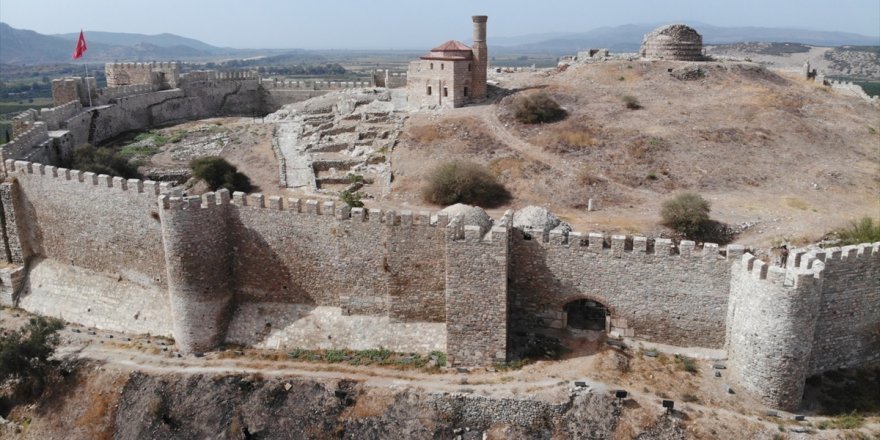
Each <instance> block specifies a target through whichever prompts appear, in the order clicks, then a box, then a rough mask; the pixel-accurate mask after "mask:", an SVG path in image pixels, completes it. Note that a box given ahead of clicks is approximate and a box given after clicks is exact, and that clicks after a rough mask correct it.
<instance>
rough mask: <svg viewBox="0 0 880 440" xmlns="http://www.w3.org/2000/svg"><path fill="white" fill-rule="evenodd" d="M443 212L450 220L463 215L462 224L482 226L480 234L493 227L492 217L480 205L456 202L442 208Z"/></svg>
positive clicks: (441, 211)
mask: <svg viewBox="0 0 880 440" xmlns="http://www.w3.org/2000/svg"><path fill="white" fill-rule="evenodd" d="M440 213H441V214H446V215H447V216H448V217H449V219H450V220H452V219H453V218H455V217H458V216H461V220H462V222H463V223H462V224H463V225H465V226H477V227H479V228H480V234H482V235H485V234H486V232H488V231H489V228H491V227H492V219H491V218H490V217H489V214H486V211H484V210H483V208H480V207H479V206H471V205H465V204H464V203H456V204H454V205H450V206H447V207H445V208H443V209H442V210H440Z"/></svg>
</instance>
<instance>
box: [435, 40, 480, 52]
mask: <svg viewBox="0 0 880 440" xmlns="http://www.w3.org/2000/svg"><path fill="white" fill-rule="evenodd" d="M472 50H473V49H471V48H470V47H469V46H468V45H467V44H464V43H462V42H461V41H455V40H449V41H447V42H445V43H443V44H441V45H439V46H437V47H435V48H433V49H431V52H458V51H468V52H470V51H472Z"/></svg>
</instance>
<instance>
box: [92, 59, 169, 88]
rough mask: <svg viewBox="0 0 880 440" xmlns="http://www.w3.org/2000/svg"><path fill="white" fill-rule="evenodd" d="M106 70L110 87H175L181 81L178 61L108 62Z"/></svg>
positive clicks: (105, 66)
mask: <svg viewBox="0 0 880 440" xmlns="http://www.w3.org/2000/svg"><path fill="white" fill-rule="evenodd" d="M104 72H105V74H106V75H107V87H108V88H114V87H120V86H129V85H152V86H156V87H159V88H160V89H162V88H172V89H173V88H176V87H177V84H178V83H179V82H180V66H179V65H178V64H177V63H176V62H151V63H108V64H105V65H104Z"/></svg>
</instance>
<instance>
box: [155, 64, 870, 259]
mask: <svg viewBox="0 0 880 440" xmlns="http://www.w3.org/2000/svg"><path fill="white" fill-rule="evenodd" d="M696 68H699V75H697V78H696V79H692V80H682V79H678V78H677V77H676V76H675V75H673V74H676V75H677V74H678V73H680V72H687V71H689V69H690V70H691V71H693V70H694V69H696ZM787 75H790V74H786V73H779V72H774V71H769V70H766V69H764V68H762V67H760V66H758V65H756V64H752V63H740V62H724V63H719V62H708V63H698V64H694V63H683V62H645V61H609V62H605V63H599V64H589V65H581V66H573V67H571V68H569V69H568V70H567V71H564V72H559V73H557V72H555V71H538V72H521V73H504V74H493V78H492V80H493V81H494V82H495V83H496V84H497V87H492V88H491V94H490V100H489V101H488V102H486V103H483V104H479V105H473V106H467V107H464V108H459V109H450V110H436V111H417V112H412V113H411V114H410V117H409V118H408V120H407V122H406V125H405V127H404V130H403V133H402V135H401V138H400V142H399V143H398V145H397V146H395V147H394V149H393V151H392V152H391V154H390V161H391V166H392V170H393V175H394V180H393V183H392V190H391V192H390V194H387V195H385V196H384V197H379V198H377V199H370V200H367V201H366V204H367V207H368V208H373V207H381V208H384V209H398V210H403V209H409V210H413V211H420V210H437V209H440V208H441V207H438V206H431V205H428V204H426V203H425V202H423V200H422V198H421V188H422V185H423V182H424V180H425V178H426V176H427V175H428V173H429V172H430V171H431V170H432V169H433V168H434V167H435V166H437V165H438V164H440V163H443V162H446V161H450V160H453V159H461V160H467V161H472V162H477V163H480V164H483V165H485V166H487V167H488V168H489V169H490V170H491V171H492V172H493V173H495V174H496V175H497V176H498V177H499V179H500V181H501V182H502V183H503V184H504V185H505V186H506V187H507V188H508V189H509V190H510V191H511V193H512V195H513V198H512V200H511V202H510V203H509V204H508V205H506V206H502V207H500V208H496V209H492V210H490V214H491V215H492V216H493V217H495V218H498V217H500V216H501V214H503V212H504V211H505V210H507V209H518V208H522V207H525V206H527V205H541V206H545V207H547V208H548V209H550V210H551V211H553V212H554V213H556V214H557V215H558V216H560V217H561V218H562V219H563V220H565V221H567V222H569V223H570V224H572V226H573V227H574V228H575V230H578V231H581V232H605V233H627V234H643V235H647V236H651V237H656V236H671V235H672V231H670V230H668V229H666V228H664V227H662V226H661V225H659V222H660V218H659V211H660V205H661V203H662V202H663V201H664V200H666V199H668V198H671V197H672V196H674V195H675V194H677V193H680V192H685V191H689V192H697V193H699V194H701V195H702V196H703V197H705V198H706V199H707V200H709V201H710V203H711V207H712V212H711V216H712V218H713V219H715V220H718V221H720V222H722V223H725V224H727V225H730V226H731V227H732V228H733V229H734V230H736V231H737V232H740V235H739V236H738V237H736V238H735V241H736V242H738V243H741V244H745V245H747V246H754V247H759V248H766V247H770V246H778V245H779V244H782V243H788V244H791V245H795V246H799V245H803V244H806V243H810V242H815V241H818V240H820V239H821V238H822V237H823V236H825V235H826V234H827V233H828V232H829V231H831V230H833V229H835V228H839V227H844V226H847V225H848V224H849V223H850V222H852V221H855V220H858V219H860V218H861V217H863V216H866V215H867V216H871V217H875V218H880V197H878V194H880V108H878V107H876V106H872V105H870V104H868V103H866V102H864V101H861V100H859V99H857V98H853V97H847V96H840V95H837V94H836V93H835V92H833V91H830V90H829V89H827V88H823V87H820V86H817V85H815V84H814V83H810V82H807V81H804V80H800V79H798V78H797V77H795V76H787ZM678 76H680V75H678ZM538 90H541V91H544V92H546V93H548V94H549V95H550V96H551V97H553V98H554V99H555V100H556V101H558V102H559V103H560V104H561V105H562V106H563V108H565V109H566V111H567V113H568V116H567V117H566V118H565V119H564V120H562V121H559V122H555V123H550V124H538V125H525V124H520V123H518V122H516V121H515V119H514V118H513V117H512V110H511V106H512V103H513V101H514V100H515V99H517V98H518V97H519V96H521V95H523V94H527V93H534V92H536V91H538ZM625 96H629V97H631V99H635V100H636V101H637V102H638V104H639V106H640V108H639V109H635V110H632V109H628V108H627V107H626V106H625V105H624V101H623V97H625ZM628 99H630V98H628ZM274 129H275V127H274V124H272V123H261V122H260V121H255V120H253V119H251V118H214V119H208V120H202V121H194V122H187V123H183V124H179V125H175V126H170V127H164V128H161V129H157V130H154V132H156V133H159V134H161V135H163V136H165V137H166V138H169V139H174V136H175V134H178V133H185V136H184V137H183V138H182V139H177V140H175V141H172V142H168V143H166V144H165V145H163V146H162V147H161V151H160V152H159V154H156V155H154V156H152V157H149V158H148V160H147V161H146V163H145V164H144V167H158V168H167V169H181V168H186V166H187V164H188V162H189V160H190V159H192V158H194V157H198V156H204V155H209V154H218V155H221V156H223V157H225V158H227V159H228V160H229V161H230V162H232V163H233V164H235V165H236V166H237V167H238V168H239V169H240V170H242V171H243V172H244V173H245V174H247V175H248V176H249V177H250V178H251V180H252V181H253V183H254V184H255V185H256V187H257V188H256V189H255V192H261V193H263V194H265V195H280V196H282V197H292V196H297V197H312V198H319V199H327V198H328V196H326V195H323V196H321V195H316V194H313V193H311V192H309V191H302V190H300V191H297V190H291V189H284V188H279V186H278V185H279V178H278V173H279V171H278V165H277V160H276V158H275V155H274V153H273V151H272V137H273V133H274ZM142 168H143V167H142ZM199 191H200V190H199V188H194V189H193V191H191V192H194V193H198V192H199ZM330 198H332V197H330ZM590 201H592V204H593V207H594V208H595V209H594V210H593V211H589V212H588V211H587V206H588V204H589V202H590Z"/></svg>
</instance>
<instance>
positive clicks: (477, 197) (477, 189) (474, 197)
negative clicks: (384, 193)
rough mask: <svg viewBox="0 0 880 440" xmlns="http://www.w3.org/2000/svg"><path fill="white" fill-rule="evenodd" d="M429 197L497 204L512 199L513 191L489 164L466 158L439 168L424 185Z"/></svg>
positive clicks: (435, 201)
mask: <svg viewBox="0 0 880 440" xmlns="http://www.w3.org/2000/svg"><path fill="white" fill-rule="evenodd" d="M422 197H423V198H424V199H425V201H427V202H429V203H433V204H436V205H453V204H455V203H466V204H470V205H478V206H482V207H488V208H492V207H496V206H500V205H503V204H505V203H507V202H508V201H509V200H510V193H509V192H508V191H507V189H506V188H504V185H502V184H501V183H499V182H498V181H497V180H496V179H495V176H493V175H492V174H491V173H490V172H489V170H487V169H486V168H484V167H482V166H480V165H477V164H474V163H470V162H462V161H454V162H448V163H445V164H442V165H440V166H439V167H437V168H435V169H434V170H433V171H432V172H431V173H430V174H429V175H428V181H427V182H426V184H425V186H424V187H423V188H422Z"/></svg>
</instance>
